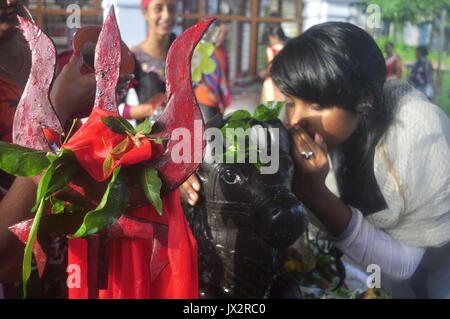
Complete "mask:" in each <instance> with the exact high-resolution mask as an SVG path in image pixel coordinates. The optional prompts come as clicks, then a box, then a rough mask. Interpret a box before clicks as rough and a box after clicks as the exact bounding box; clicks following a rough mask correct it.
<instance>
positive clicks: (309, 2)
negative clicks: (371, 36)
mask: <svg viewBox="0 0 450 319" xmlns="http://www.w3.org/2000/svg"><path fill="white" fill-rule="evenodd" d="M354 2H357V0H328V1H327V0H303V12H302V16H303V31H306V30H307V29H309V28H310V27H312V26H313V25H315V24H319V23H323V22H327V21H347V19H348V18H349V16H350V7H349V5H350V4H351V3H354Z"/></svg>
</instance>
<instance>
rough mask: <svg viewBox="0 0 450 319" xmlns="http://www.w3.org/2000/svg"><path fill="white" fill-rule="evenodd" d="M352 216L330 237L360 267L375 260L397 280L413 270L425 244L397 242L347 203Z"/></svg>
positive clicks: (374, 262)
mask: <svg viewBox="0 0 450 319" xmlns="http://www.w3.org/2000/svg"><path fill="white" fill-rule="evenodd" d="M350 208H351V211H352V218H351V220H350V223H349V225H348V226H347V229H346V230H345V231H344V232H343V233H342V234H341V235H339V236H338V237H330V239H331V240H332V241H334V242H335V246H336V248H338V249H339V250H340V251H341V252H342V253H344V254H346V255H347V256H349V257H350V258H352V259H353V260H354V261H356V262H357V263H358V264H361V265H363V266H364V267H366V266H368V265H371V264H376V265H378V266H379V267H380V269H381V271H382V272H383V273H384V274H386V275H388V276H389V277H390V278H391V279H392V280H395V281H401V280H406V279H408V278H409V277H411V276H412V275H413V274H414V272H415V271H416V269H417V267H418V265H419V263H420V261H421V260H422V257H423V255H424V253H425V248H420V247H412V246H408V245H404V244H401V243H400V242H398V241H396V240H395V239H393V238H391V237H390V236H389V235H388V234H387V233H385V232H384V231H382V230H381V229H377V228H375V227H374V226H373V225H372V224H370V223H369V222H368V221H367V220H366V219H365V218H364V216H363V215H362V213H361V212H360V211H359V210H358V209H356V208H354V207H351V206H350Z"/></svg>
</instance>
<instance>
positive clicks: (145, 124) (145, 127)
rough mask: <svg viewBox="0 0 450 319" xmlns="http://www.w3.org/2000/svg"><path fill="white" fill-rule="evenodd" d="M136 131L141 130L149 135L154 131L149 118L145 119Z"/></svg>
mask: <svg viewBox="0 0 450 319" xmlns="http://www.w3.org/2000/svg"><path fill="white" fill-rule="evenodd" d="M136 131H137V132H141V133H142V134H144V135H148V134H150V132H151V131H152V123H150V121H149V120H148V118H146V119H145V120H144V122H142V123H141V124H139V125H138V127H137V128H136Z"/></svg>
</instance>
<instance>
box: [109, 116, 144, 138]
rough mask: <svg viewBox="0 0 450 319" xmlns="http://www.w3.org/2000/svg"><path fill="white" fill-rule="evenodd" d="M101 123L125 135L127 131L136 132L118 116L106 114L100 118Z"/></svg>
mask: <svg viewBox="0 0 450 319" xmlns="http://www.w3.org/2000/svg"><path fill="white" fill-rule="evenodd" d="M101 120H102V122H103V124H105V126H106V127H107V128H108V129H110V130H111V131H113V132H114V133H118V134H122V135H127V132H129V133H131V134H133V135H134V134H136V130H135V129H134V127H133V125H131V124H130V123H129V122H128V121H127V120H125V119H124V118H122V117H120V116H108V117H102V118H101Z"/></svg>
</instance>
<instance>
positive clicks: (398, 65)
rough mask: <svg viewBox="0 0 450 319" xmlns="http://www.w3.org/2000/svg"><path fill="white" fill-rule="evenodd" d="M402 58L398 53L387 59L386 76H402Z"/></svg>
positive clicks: (399, 77)
mask: <svg viewBox="0 0 450 319" xmlns="http://www.w3.org/2000/svg"><path fill="white" fill-rule="evenodd" d="M402 69H403V64H402V60H401V59H400V57H399V56H398V55H393V56H391V57H390V58H387V59H386V78H387V79H390V78H398V79H401V78H402V74H403V70H402Z"/></svg>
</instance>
